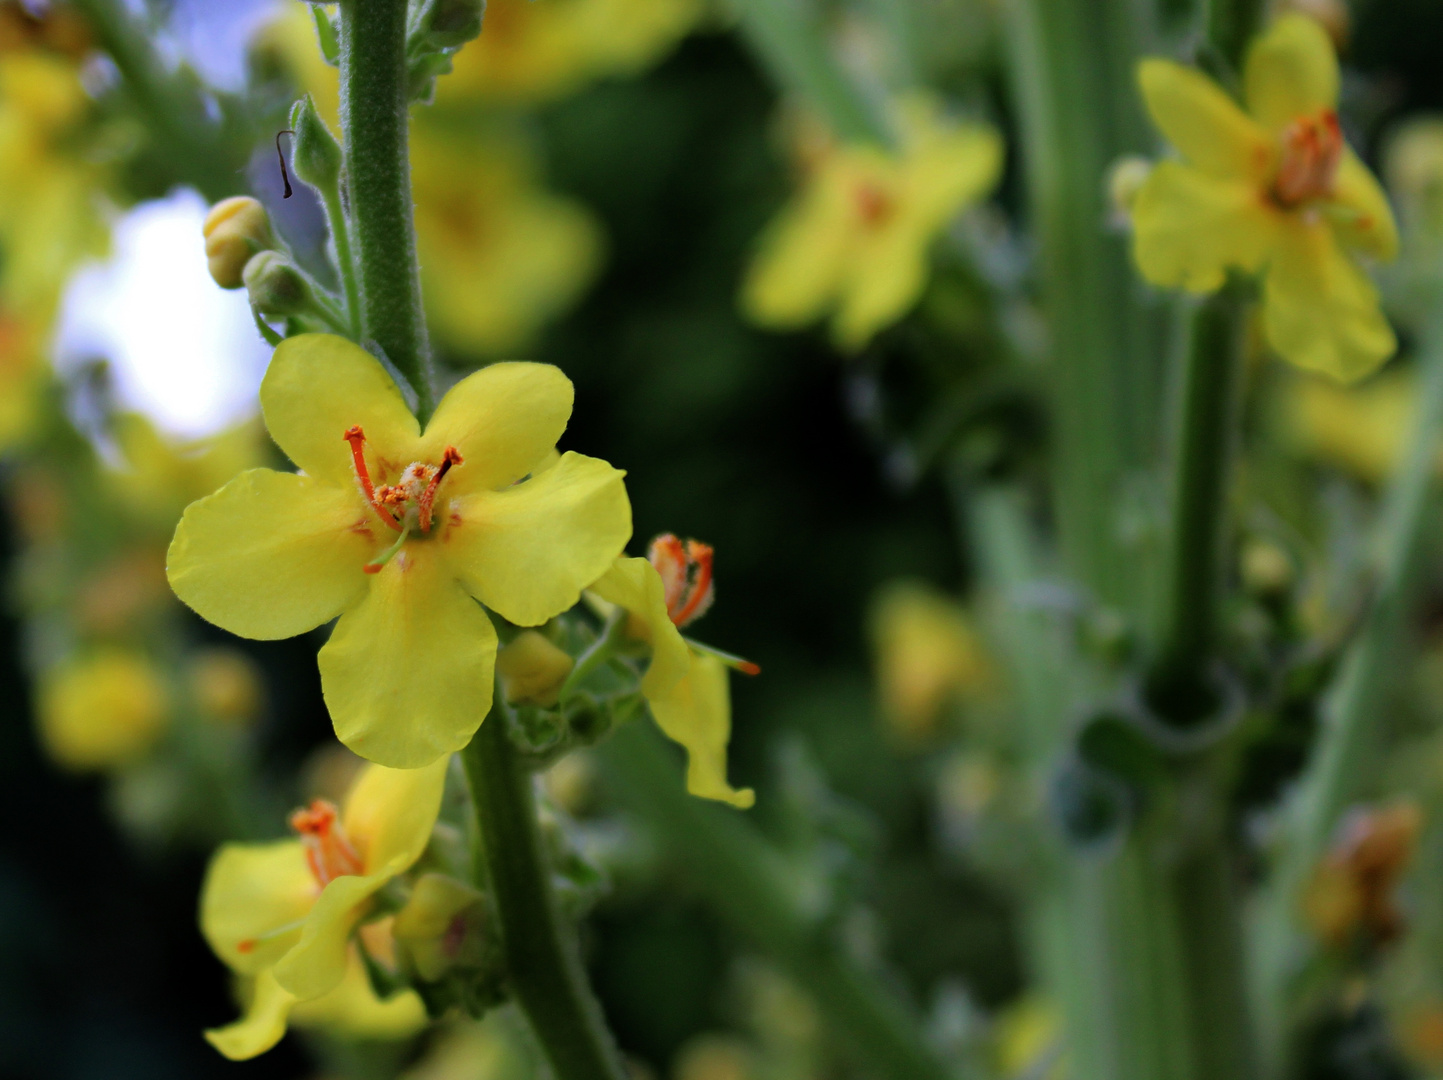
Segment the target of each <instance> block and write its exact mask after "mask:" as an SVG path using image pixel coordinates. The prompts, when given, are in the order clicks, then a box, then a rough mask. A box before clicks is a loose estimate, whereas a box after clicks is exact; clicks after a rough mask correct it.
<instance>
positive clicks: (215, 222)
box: [202, 195, 275, 289]
mask: <svg viewBox="0 0 1443 1080" xmlns="http://www.w3.org/2000/svg"><path fill="white" fill-rule="evenodd" d="M202 232H203V233H204V234H205V257H206V261H207V262H208V263H209V264H210V276H211V277H213V278H214V279H215V283H216V284H217V285H219V286H220V287H221V288H222V289H239V288H240V287H241V285H242V283H243V281H244V272H245V267H246V263H248V262H250V259H251V256H252V255H254V254H256V253H257V252H259V251H265V250H266V249H267V248H270V247H271V246H272V245H273V244H274V243H275V240H274V239H273V238H272V236H271V221H270V217H269V216H268V215H267V214H266V208H265V207H264V206H262V205H261V204H260V203H259V202H257V201H256V200H255V199H252V198H251V197H250V196H249V195H237V196H235V197H234V198H231V199H224V200H222V201H221V202H218V203H216V204H215V205H214V206H212V207H211V208H210V213H209V214H207V215H206V216H205V225H204V227H203V229H202Z"/></svg>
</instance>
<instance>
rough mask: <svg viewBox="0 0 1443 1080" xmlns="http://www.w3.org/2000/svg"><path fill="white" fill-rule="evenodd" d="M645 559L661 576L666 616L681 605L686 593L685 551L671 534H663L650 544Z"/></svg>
mask: <svg viewBox="0 0 1443 1080" xmlns="http://www.w3.org/2000/svg"><path fill="white" fill-rule="evenodd" d="M646 557H647V558H648V559H650V560H651V565H652V566H654V567H656V572H657V573H658V574H660V575H661V587H662V595H663V596H664V598H665V599H666V610H667V613H668V615H670V613H672V612H674V611H676V609H677V608H678V607H679V606H680V605H681V603H682V600H683V597H684V595H685V593H686V549H685V548H684V547H683V546H682V542H681V541H680V540H679V539H677V537H676V536H675V535H673V534H672V533H663V534H662V535H661V536H658V537H657V538H656V539H655V540H653V541H652V542H651V547H650V548H649V549H648V550H647V553H646Z"/></svg>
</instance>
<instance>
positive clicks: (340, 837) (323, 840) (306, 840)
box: [291, 799, 365, 888]
mask: <svg viewBox="0 0 1443 1080" xmlns="http://www.w3.org/2000/svg"><path fill="white" fill-rule="evenodd" d="M291 828H293V829H295V830H296V832H298V833H300V834H301V845H302V847H303V848H304V849H305V853H306V864H307V865H308V866H310V868H311V875H312V876H313V877H314V878H315V879H316V883H317V884H318V885H320V886H321V887H322V888H324V887H325V886H326V885H328V884H330V883H331V882H332V881H334V880H335V879H336V878H338V877H344V876H345V875H347V874H360V873H363V872H364V870H365V864H364V863H362V861H361V856H360V855H359V854H358V853H357V852H356V849H355V847H354V846H353V845H352V844H351V840H350V837H348V836H347V835H346V829H345V826H343V825H342V824H341V821H340V814H339V813H338V812H337V810H336V805H335V803H332V802H328V801H327V800H325V799H316V800H314V801H313V802H312V803H311V805H310V806H307V807H303V808H301V809H300V810H297V811H296V812H295V813H293V814H292V815H291Z"/></svg>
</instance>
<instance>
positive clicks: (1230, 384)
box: [1149, 281, 1247, 724]
mask: <svg viewBox="0 0 1443 1080" xmlns="http://www.w3.org/2000/svg"><path fill="white" fill-rule="evenodd" d="M1246 296H1247V288H1246V286H1245V285H1244V284H1242V283H1240V282H1236V281H1230V282H1229V283H1228V284H1227V285H1226V286H1224V287H1223V288H1222V289H1221V290H1220V291H1218V292H1217V293H1215V294H1214V295H1212V296H1210V297H1208V298H1207V299H1206V300H1204V301H1203V302H1202V305H1201V306H1200V307H1199V308H1198V310H1197V312H1196V313H1195V314H1194V316H1193V322H1192V333H1191V338H1190V341H1189V343H1188V349H1187V353H1186V354H1185V356H1184V360H1183V366H1182V372H1181V378H1180V379H1179V385H1178V387H1177V394H1178V400H1177V406H1178V407H1177V411H1176V413H1175V416H1174V422H1173V426H1172V430H1173V434H1174V439H1175V442H1174V447H1173V454H1172V492H1171V496H1172V512H1171V514H1170V515H1169V517H1170V520H1169V522H1168V526H1169V534H1168V551H1167V563H1166V579H1165V587H1164V589H1163V600H1162V606H1163V614H1162V620H1161V632H1160V635H1159V637H1160V644H1159V647H1158V650H1157V658H1156V662H1155V665H1154V669H1153V672H1152V676H1151V678H1150V686H1149V689H1150V691H1151V695H1150V696H1151V698H1152V704H1153V705H1154V707H1155V708H1157V709H1158V710H1159V712H1160V713H1161V715H1162V716H1163V717H1164V718H1165V719H1167V720H1169V721H1172V722H1174V723H1178V724H1187V723H1191V722H1195V721H1198V720H1202V719H1205V718H1206V716H1207V715H1208V714H1210V713H1211V712H1212V709H1213V707H1214V706H1215V704H1216V703H1215V702H1212V701H1209V697H1210V695H1209V694H1208V693H1207V692H1206V691H1205V690H1202V691H1201V692H1200V688H1201V687H1202V686H1203V684H1204V678H1205V676H1206V673H1207V669H1208V667H1209V665H1210V664H1211V662H1212V660H1213V658H1214V655H1215V651H1216V645H1217V634H1218V613H1219V609H1220V607H1221V601H1222V586H1223V562H1224V556H1225V552H1226V537H1227V532H1226V522H1227V516H1228V515H1227V509H1228V504H1227V493H1228V492H1227V489H1228V481H1229V480H1230V478H1231V475H1232V462H1233V451H1234V448H1235V446H1234V444H1235V442H1236V428H1237V422H1238V408H1239V403H1240V397H1241V388H1242V370H1243V332H1244V315H1245V311H1246Z"/></svg>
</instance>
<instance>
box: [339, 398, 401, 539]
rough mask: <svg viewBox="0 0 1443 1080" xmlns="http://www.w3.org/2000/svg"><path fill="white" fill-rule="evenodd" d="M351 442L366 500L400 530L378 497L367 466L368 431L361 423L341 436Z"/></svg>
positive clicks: (386, 520)
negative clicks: (366, 431)
mask: <svg viewBox="0 0 1443 1080" xmlns="http://www.w3.org/2000/svg"><path fill="white" fill-rule="evenodd" d="M341 438H343V439H345V440H346V442H348V443H350V444H351V463H352V465H353V466H354V467H355V470H356V479H357V480H358V481H359V482H360V485H361V491H362V492H364V493H365V496H366V501H367V502H368V503H370V504H371V506H372V507H373V508H374V509H375V511H376V514H377V516H378V517H380V519H381V520H382V521H384V522H385V523H386V524H387V525H389V526H391V528H393V529H396V530H397V531H399V530H400V528H401V526H400V524H399V523H397V521H396V519H395V518H394V517H393V516H392V515H391V513H390V511H388V510H387V509H386V508H385V507H383V506H382V505H381V504H380V502H378V501H377V499H376V489H375V486H374V485H372V483H371V472H370V470H369V469H367V468H366V453H365V445H366V433H365V432H364V431H362V430H361V425H360V424H355V425H352V426H351V427H349V428H347V429H346V433H345V434H344V435H342V436H341Z"/></svg>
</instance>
